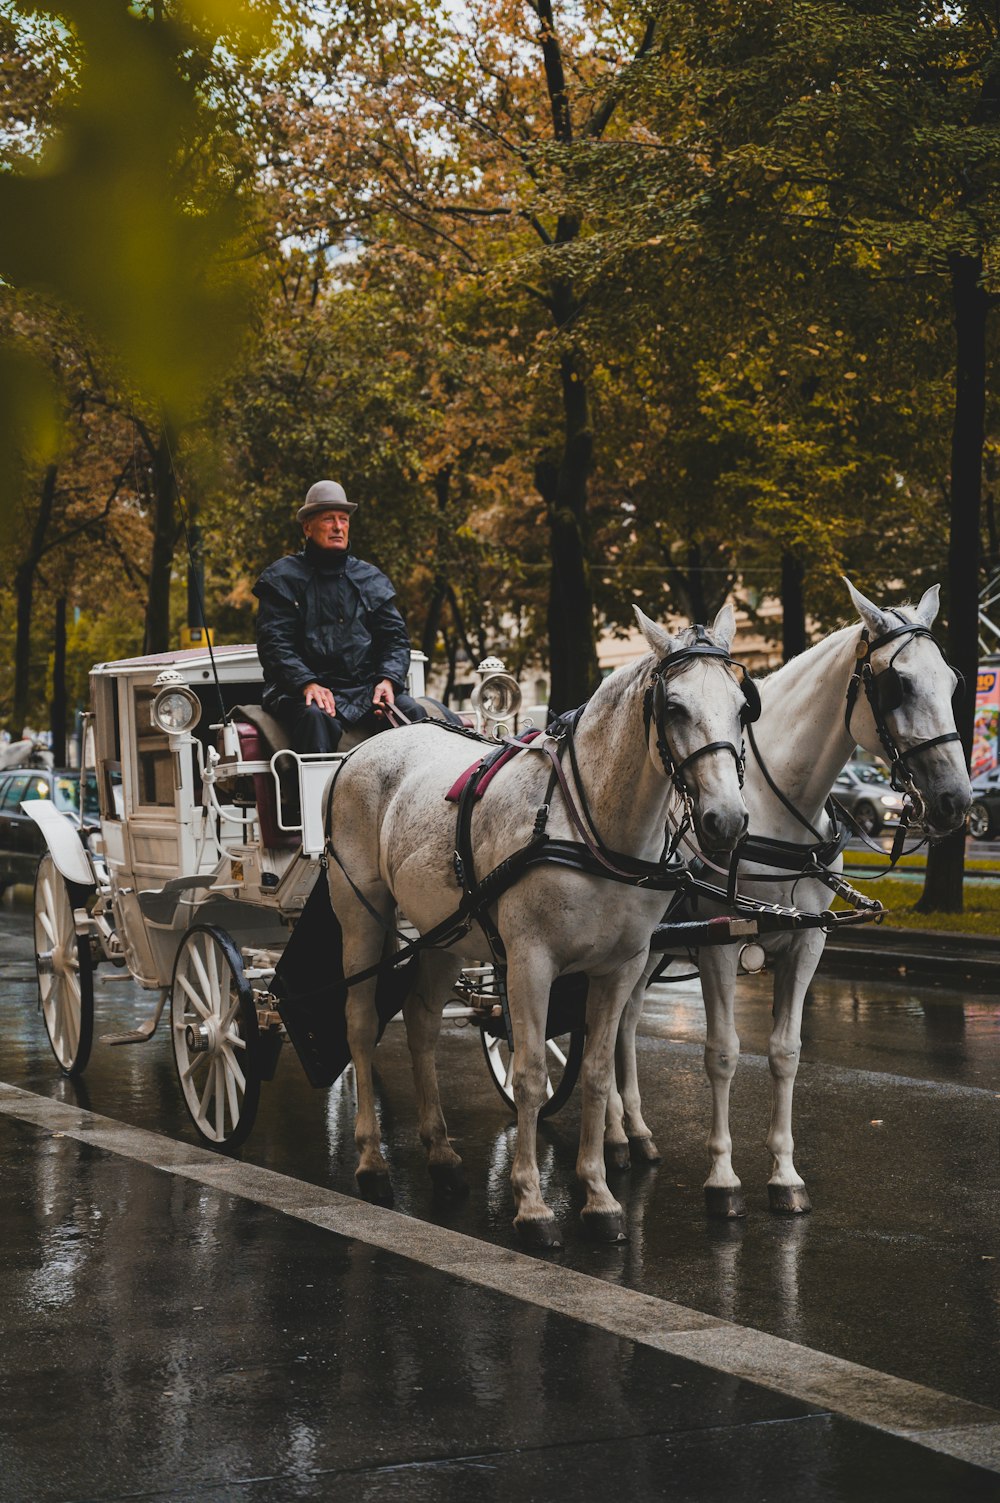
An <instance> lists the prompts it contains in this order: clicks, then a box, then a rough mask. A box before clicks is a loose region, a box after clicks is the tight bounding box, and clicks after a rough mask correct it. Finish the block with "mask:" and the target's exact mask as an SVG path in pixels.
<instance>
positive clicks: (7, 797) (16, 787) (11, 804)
mask: <svg viewBox="0 0 1000 1503" xmlns="http://www.w3.org/2000/svg"><path fill="white" fill-rule="evenodd" d="M28 776H29V774H28V773H26V772H22V773H20V774H19V775H18V776H17V777H16V778H11V780H10V782H9V783H8V784H7V787H6V789H5V791H4V796H3V806H4V809H9V810H11V811H13V812H14V813H16V814H19V813H20V812H21V811H20V809H19V808H18V805H19V804H20V802H21V800H22V799H23V798H24V790H25V789H26V788H27V786H28Z"/></svg>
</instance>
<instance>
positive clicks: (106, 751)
mask: <svg viewBox="0 0 1000 1503" xmlns="http://www.w3.org/2000/svg"><path fill="white" fill-rule="evenodd" d="M90 708H91V712H92V714H93V717H94V718H93V720H92V721H91V722H90V723H89V724H88V730H87V737H88V743H89V741H90V739H91V734H92V738H93V745H92V746H91V745H89V744H88V746H87V752H86V762H87V765H88V766H89V767H95V766H96V768H97V795H98V800H99V802H100V806H101V811H100V812H101V818H102V819H121V818H123V815H124V810H123V808H122V787H121V783H122V749H121V730H120V724H121V723H120V720H119V717H118V680H117V679H114V678H111V677H110V676H108V677H106V676H105V675H103V674H100V673H95V674H92V675H91V679H90Z"/></svg>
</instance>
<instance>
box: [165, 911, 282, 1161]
mask: <svg viewBox="0 0 1000 1503" xmlns="http://www.w3.org/2000/svg"><path fill="white" fill-rule="evenodd" d="M170 1035H171V1038H172V1039H173V1041H174V1059H175V1061H176V1063H177V1077H178V1079H179V1081H180V1083H181V1090H182V1091H183V1093H184V1104H185V1105H186V1107H187V1109H188V1111H189V1113H190V1115H191V1120H192V1122H193V1123H194V1125H195V1129H196V1131H197V1132H198V1134H199V1136H200V1137H202V1138H203V1139H204V1140H205V1142H206V1143H210V1144H212V1145H213V1146H214V1147H226V1148H237V1147H238V1146H239V1145H240V1143H242V1142H244V1141H245V1140H246V1138H247V1135H248V1134H249V1132H250V1129H251V1128H252V1127H253V1124H254V1119H255V1117H256V1116H257V1103H258V1101H259V1099H260V1070H259V1064H258V1058H257V1052H258V1043H259V1035H258V1031H257V1009H256V1006H255V1005H254V999H253V992H252V990H251V988H250V983H249V982H248V981H247V978H246V976H245V975H244V974H243V962H242V960H241V959H240V954H239V951H238V950H237V948H236V946H235V945H234V944H233V941H232V940H231V939H230V937H229V935H228V934H227V933H226V932H225V930H224V929H216V928H213V927H212V926H211V925H208V924H197V925H196V926H195V927H194V928H193V929H189V930H188V931H187V933H186V934H185V936H184V938H183V939H182V940H181V945H180V949H179V950H178V951H177V959H176V960H175V961H174V976H173V981H172V983H171V988H170Z"/></svg>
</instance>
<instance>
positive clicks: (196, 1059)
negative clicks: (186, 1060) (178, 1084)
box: [181, 1049, 209, 1083]
mask: <svg viewBox="0 0 1000 1503" xmlns="http://www.w3.org/2000/svg"><path fill="white" fill-rule="evenodd" d="M208 1058H209V1055H208V1054H206V1053H205V1052H204V1050H201V1049H199V1051H198V1053H197V1054H192V1056H191V1062H190V1064H189V1065H188V1066H187V1068H186V1069H185V1070H182V1072H181V1081H182V1083H183V1082H184V1081H185V1080H190V1079H191V1077H192V1075H193V1074H194V1072H195V1070H197V1068H198V1066H199V1065H203V1064H204V1063H205V1061H206V1060H207V1059H208Z"/></svg>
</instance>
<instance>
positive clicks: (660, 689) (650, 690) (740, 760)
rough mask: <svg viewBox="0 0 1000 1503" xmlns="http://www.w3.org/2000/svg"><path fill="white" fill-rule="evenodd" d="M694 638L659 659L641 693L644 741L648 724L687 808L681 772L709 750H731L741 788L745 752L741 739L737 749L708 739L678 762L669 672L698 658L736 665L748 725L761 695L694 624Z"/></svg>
mask: <svg viewBox="0 0 1000 1503" xmlns="http://www.w3.org/2000/svg"><path fill="white" fill-rule="evenodd" d="M693 631H694V633H695V641H694V643H693V645H692V646H691V647H683V648H681V650H680V652H674V653H670V654H668V655H667V657H665V658H661V659H660V661H659V662H658V663H657V665H656V667H655V668H654V669H653V673H652V676H651V678H650V681H649V685H648V687H647V689H646V692H645V694H644V695H643V701H642V716H643V723H644V725H645V728H646V740H647V742H648V741H649V732H650V727H651V726H655V728H656V750H657V752H658V753H659V757H660V761H661V762H662V764H663V771H664V773H665V774H666V776H667V778H668V779H669V780H670V782H671V783H672V784H673V786H674V788H675V789H676V790H677V792H678V793H679V794H680V796H681V798H682V799H683V800H684V803H685V806H686V807H688V808H690V805H691V792H690V790H689V788H688V786H687V784H686V783H685V781H684V772H685V769H686V768H689V767H690V766H691V765H692V763H694V762H696V761H697V760H698V758H699V757H707V756H708V755H709V754H710V753H712V752H717V751H726V752H731V753H732V755H733V758H734V760H735V762H736V772H737V776H738V777H739V780H740V787H741V788H742V787H743V778H744V774H745V771H746V751H745V748H744V746H743V744H742V742H741V744H740V746H739V748H737V747H735V746H734V745H733V743H732V742H731V741H708V742H706V744H705V745H704V746H699V747H697V748H696V750H695V751H693V752H691V753H690V754H689V755H688V756H686V757H685V758H684V759H683V760H682V761H680V762H678V761H677V760H676V759H675V757H674V755H673V752H672V751H671V750H670V743H669V742H668V740H667V728H666V716H667V680H668V679H669V677H670V675H671V674H672V673H676V671H677V670H678V669H679V668H683V667H684V666H685V665H686V664H687V663H691V662H695V661H701V660H704V659H706V658H715V659H721V661H722V662H724V663H725V664H727V666H728V667H730V668H739V669H740V670H741V672H742V675H743V677H742V679H741V680H739V686H740V688H741V689H742V691H743V709H742V710H741V712H740V724H741V725H744V726H746V725H750V724H751V723H752V722H753V721H755V720H757V719H758V718H759V717H760V694H759V693H758V691H757V685H756V684H755V683H754V681H753V679H752V678H751V677H750V675H749V674H748V673H747V670H746V666H745V664H743V663H741V662H739V661H738V660H737V659H736V658H734V657H732V656H731V654H730V653H729V652H728V650H727V649H726V648H725V647H717V646H716V645H715V643H714V642H713V641H712V639H711V637H710V636H709V634H708V632H707V631H706V629H705V627H704V626H695V627H694V628H693Z"/></svg>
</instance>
